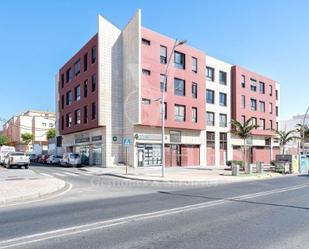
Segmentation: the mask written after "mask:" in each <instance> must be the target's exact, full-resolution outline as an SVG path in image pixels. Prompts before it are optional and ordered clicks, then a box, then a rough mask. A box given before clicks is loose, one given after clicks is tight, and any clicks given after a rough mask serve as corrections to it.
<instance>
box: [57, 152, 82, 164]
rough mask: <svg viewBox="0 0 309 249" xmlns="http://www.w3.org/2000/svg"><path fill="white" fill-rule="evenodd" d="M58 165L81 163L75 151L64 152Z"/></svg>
mask: <svg viewBox="0 0 309 249" xmlns="http://www.w3.org/2000/svg"><path fill="white" fill-rule="evenodd" d="M60 165H62V166H71V167H74V166H75V167H76V166H80V165H81V157H80V155H79V154H77V153H64V154H63V157H62V158H61V159H60Z"/></svg>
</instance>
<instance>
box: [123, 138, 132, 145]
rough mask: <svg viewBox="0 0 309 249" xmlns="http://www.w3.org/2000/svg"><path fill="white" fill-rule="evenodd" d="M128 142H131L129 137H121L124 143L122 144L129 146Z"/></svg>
mask: <svg viewBox="0 0 309 249" xmlns="http://www.w3.org/2000/svg"><path fill="white" fill-rule="evenodd" d="M130 144H132V142H131V139H130V138H125V139H123V145H124V146H129V145H130Z"/></svg>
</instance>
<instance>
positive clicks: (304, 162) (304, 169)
mask: <svg viewBox="0 0 309 249" xmlns="http://www.w3.org/2000/svg"><path fill="white" fill-rule="evenodd" d="M299 171H300V173H301V174H304V175H306V174H308V159H307V157H306V155H300V159H299Z"/></svg>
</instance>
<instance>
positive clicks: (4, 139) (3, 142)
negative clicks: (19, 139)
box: [0, 135, 9, 145]
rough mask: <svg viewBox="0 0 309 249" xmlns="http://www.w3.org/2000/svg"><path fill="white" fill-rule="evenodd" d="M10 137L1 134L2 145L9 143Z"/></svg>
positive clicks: (0, 142)
mask: <svg viewBox="0 0 309 249" xmlns="http://www.w3.org/2000/svg"><path fill="white" fill-rule="evenodd" d="M8 143H9V138H8V137H7V136H5V135H0V145H8Z"/></svg>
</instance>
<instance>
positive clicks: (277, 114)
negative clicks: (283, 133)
mask: <svg viewBox="0 0 309 249" xmlns="http://www.w3.org/2000/svg"><path fill="white" fill-rule="evenodd" d="M278 116H279V107H278V106H276V117H278Z"/></svg>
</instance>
